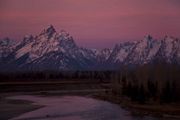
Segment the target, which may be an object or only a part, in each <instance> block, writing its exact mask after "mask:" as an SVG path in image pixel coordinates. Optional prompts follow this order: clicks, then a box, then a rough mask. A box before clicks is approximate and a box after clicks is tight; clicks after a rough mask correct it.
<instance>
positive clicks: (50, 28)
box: [40, 25, 56, 38]
mask: <svg viewBox="0 0 180 120" xmlns="http://www.w3.org/2000/svg"><path fill="white" fill-rule="evenodd" d="M54 33H56V30H55V28H54V26H52V25H49V26H48V27H47V28H46V29H44V30H43V31H42V32H41V34H40V35H46V36H47V37H48V38H50V37H52V35H53V34H54Z"/></svg>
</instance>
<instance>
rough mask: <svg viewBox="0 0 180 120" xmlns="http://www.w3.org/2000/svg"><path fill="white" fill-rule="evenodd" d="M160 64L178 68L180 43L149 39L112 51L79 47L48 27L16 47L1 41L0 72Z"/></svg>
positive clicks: (175, 39)
mask: <svg viewBox="0 0 180 120" xmlns="http://www.w3.org/2000/svg"><path fill="white" fill-rule="evenodd" d="M158 61H163V62H166V63H170V64H177V65H180V39H178V38H174V37H171V36H165V37H164V38H163V39H161V40H156V39H154V38H153V37H151V36H150V35H147V36H145V37H144V38H143V39H142V40H139V41H133V42H130V41H129V42H123V43H120V44H116V45H115V47H114V48H113V49H108V48H105V49H102V50H96V49H87V48H83V47H79V46H78V45H77V44H76V43H75V41H74V39H73V37H72V36H71V35H70V34H69V33H68V32H66V31H65V30H61V31H60V32H57V31H56V30H55V28H54V27H53V26H52V25H50V26H48V27H47V28H46V29H44V30H43V31H42V32H41V33H40V34H39V35H36V36H32V35H27V36H25V37H24V39H23V40H22V41H20V42H19V43H15V42H13V40H11V39H9V38H4V39H1V40H0V68H1V69H0V71H26V70H27V71H43V70H116V69H120V68H121V66H122V65H127V66H134V65H135V66H137V65H144V64H154V63H156V62H158Z"/></svg>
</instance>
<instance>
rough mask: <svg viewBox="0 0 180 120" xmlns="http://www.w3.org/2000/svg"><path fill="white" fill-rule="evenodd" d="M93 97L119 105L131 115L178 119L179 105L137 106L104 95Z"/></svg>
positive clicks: (133, 103) (136, 104)
mask: <svg viewBox="0 0 180 120" xmlns="http://www.w3.org/2000/svg"><path fill="white" fill-rule="evenodd" d="M93 97H94V98H96V99H100V100H104V101H109V102H112V103H115V104H119V105H120V106H121V107H122V108H124V109H127V110H128V111H131V113H132V114H133V115H138V116H144V115H151V116H155V117H160V118H172V119H173V120H174V119H175V120H176V119H180V105H179V104H161V105H159V104H139V103H137V102H132V101H129V100H122V99H121V98H120V97H114V96H110V95H106V94H100V95H94V96H93Z"/></svg>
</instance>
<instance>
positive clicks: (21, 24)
mask: <svg viewBox="0 0 180 120" xmlns="http://www.w3.org/2000/svg"><path fill="white" fill-rule="evenodd" d="M49 24H53V25H54V27H55V28H56V30H57V31H60V30H61V29H65V30H66V31H68V32H69V33H70V34H71V35H72V36H73V37H74V39H75V41H76V42H77V44H79V45H80V46H85V47H90V48H103V47H112V46H113V45H114V44H115V43H120V42H121V41H127V40H139V39H142V38H143V36H145V35H146V34H151V35H152V36H154V37H155V38H163V37H164V36H165V35H171V36H175V37H179V38H180V0H0V38H3V37H6V36H9V37H10V38H14V39H16V40H20V39H22V38H23V36H24V35H26V34H33V35H36V34H39V33H40V32H41V30H42V29H44V28H46V27H47V26H48V25H49Z"/></svg>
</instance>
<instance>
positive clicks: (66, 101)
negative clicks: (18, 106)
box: [11, 95, 157, 120]
mask: <svg viewBox="0 0 180 120" xmlns="http://www.w3.org/2000/svg"><path fill="white" fill-rule="evenodd" d="M11 99H20V100H30V101H33V102H34V104H37V105H43V106H45V107H43V108H40V109H37V110H35V111H32V112H28V113H25V114H23V115H21V116H19V117H16V118H14V119H13V120H157V119H155V118H152V117H148V116H144V117H138V116H132V115H131V114H130V112H128V111H126V110H124V109H122V108H121V107H120V106H119V105H116V104H111V103H109V102H105V101H100V100H96V99H91V98H86V97H79V96H63V97H40V96H29V95H28V96H27V95H23V96H14V97H11Z"/></svg>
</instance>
